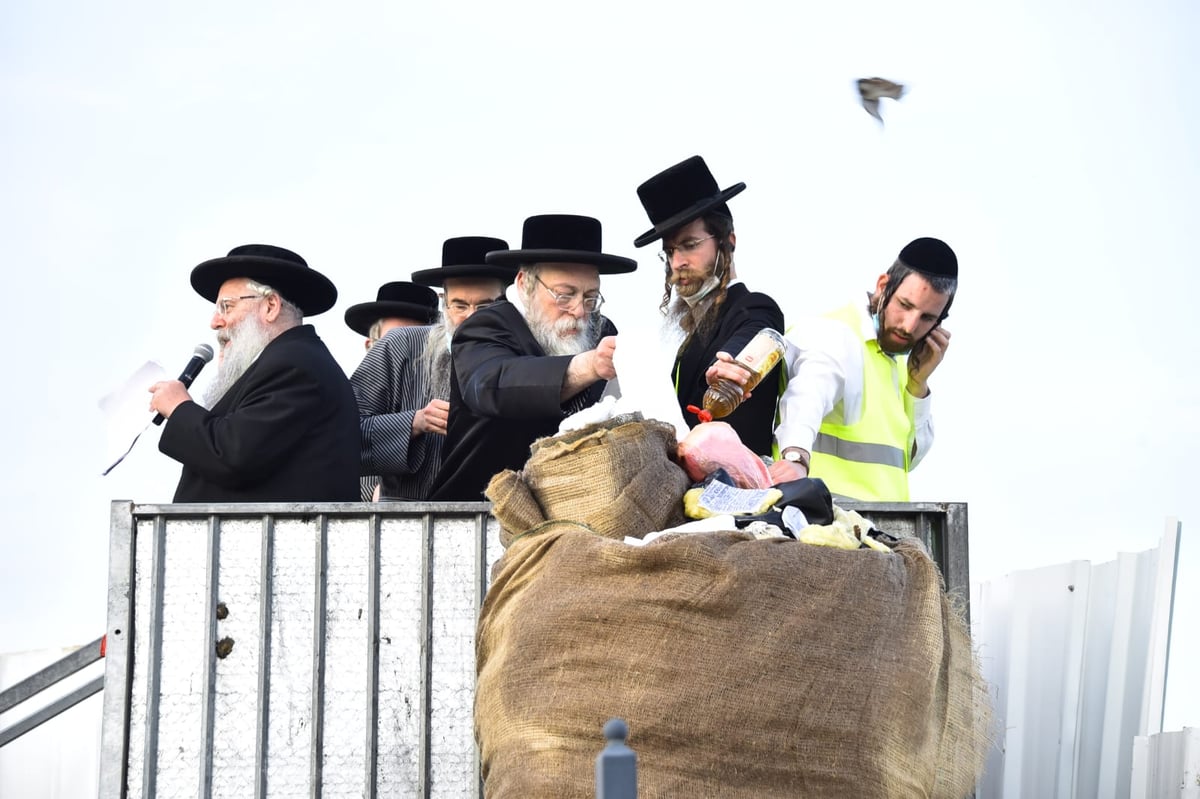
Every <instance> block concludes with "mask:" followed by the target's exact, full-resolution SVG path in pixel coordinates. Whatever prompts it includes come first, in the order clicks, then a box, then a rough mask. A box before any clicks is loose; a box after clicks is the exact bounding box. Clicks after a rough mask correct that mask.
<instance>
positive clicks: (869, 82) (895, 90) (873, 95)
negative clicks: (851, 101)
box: [858, 78, 904, 125]
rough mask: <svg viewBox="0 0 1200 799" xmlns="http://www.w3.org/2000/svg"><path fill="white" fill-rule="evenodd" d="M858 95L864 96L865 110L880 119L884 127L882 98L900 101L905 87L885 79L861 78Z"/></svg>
mask: <svg viewBox="0 0 1200 799" xmlns="http://www.w3.org/2000/svg"><path fill="white" fill-rule="evenodd" d="M858 93H859V94H860V95H862V104H863V108H865V109H867V113H868V114H870V115H871V116H873V117H875V118H876V119H878V120H879V124H880V125H882V124H883V117H882V116H880V115H879V100H880V98H883V97H890V98H892V99H893V100H899V99H900V97H901V96H902V95H903V94H904V85H903V84H900V83H892V82H891V81H890V80H884V79H883V78H859V79H858Z"/></svg>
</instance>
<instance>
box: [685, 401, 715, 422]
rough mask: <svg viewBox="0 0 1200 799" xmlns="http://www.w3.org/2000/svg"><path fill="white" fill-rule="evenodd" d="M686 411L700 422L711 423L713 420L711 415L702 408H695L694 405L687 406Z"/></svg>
mask: <svg viewBox="0 0 1200 799" xmlns="http://www.w3.org/2000/svg"><path fill="white" fill-rule="evenodd" d="M687 409H688V413H694V414H696V416H697V418H699V419H700V421H701V422H711V421H712V420H713V415H712V414H711V413H709V412H708V411H706V410H704V409H703V408H697V407H696V406H695V405H689V406H687Z"/></svg>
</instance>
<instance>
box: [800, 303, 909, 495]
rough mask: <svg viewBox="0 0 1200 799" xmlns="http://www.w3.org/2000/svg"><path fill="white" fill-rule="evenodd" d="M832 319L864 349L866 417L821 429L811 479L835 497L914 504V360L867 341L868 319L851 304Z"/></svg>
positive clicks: (833, 315) (815, 446) (863, 400)
mask: <svg viewBox="0 0 1200 799" xmlns="http://www.w3.org/2000/svg"><path fill="white" fill-rule="evenodd" d="M829 316H830V318H832V319H835V320H837V321H839V322H841V323H843V324H845V325H847V326H848V327H849V328H850V329H851V330H852V331H854V335H855V338H857V339H859V341H861V342H862V347H863V397H862V414H861V417H860V418H859V420H858V421H857V422H855V423H854V424H850V425H847V424H834V423H833V422H830V421H828V420H826V421H825V422H822V424H821V430H820V432H819V433H818V435H817V440H816V442H814V444H813V453H812V461H811V463H810V464H809V474H811V475H812V476H813V477H820V478H821V479H822V480H824V481H825V485H826V486H828V487H829V490H830V491H832V492H833V493H835V494H840V495H841V496H844V497H851V498H853V499H858V500H864V501H875V502H907V501H908V453H909V451H910V449H911V447H912V438H913V435H914V425H913V421H912V418H911V407H912V403H911V402H908V401H907V399H906V397H905V394H906V393H907V390H908V358H907V357H905V356H903V355H901V356H897V357H895V358H893V357H891V356H890V355H888V354H886V353H884V352H883V351H882V350H880V348H879V344H878V343H877V342H876V341H874V340H870V341H865V340H863V338H862V321H861V320H862V314H861V312H860V311H859V309H858V308H857V307H855V306H854V305H848V306H846V307H845V308H842V309H839V310H837V311H835V312H833V313H831V314H829Z"/></svg>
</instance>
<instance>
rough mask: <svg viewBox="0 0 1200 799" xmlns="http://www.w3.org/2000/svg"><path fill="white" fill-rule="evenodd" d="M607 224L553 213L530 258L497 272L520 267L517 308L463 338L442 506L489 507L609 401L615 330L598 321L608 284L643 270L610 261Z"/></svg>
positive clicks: (534, 234)
mask: <svg viewBox="0 0 1200 799" xmlns="http://www.w3.org/2000/svg"><path fill="white" fill-rule="evenodd" d="M600 242H601V229H600V222H599V221H598V220H596V219H593V218H591V217H586V216H573V215H565V214H547V215H540V216H531V217H529V218H528V219H526V220H525V224H524V227H523V231H522V236H521V249H518V250H503V251H500V252H491V253H488V255H487V262H488V263H489V264H496V265H500V266H510V267H519V271H518V272H517V277H516V282H515V283H514V284H513V285H512V286H510V287H509V289H508V299H509V302H502V303H497V304H495V305H493V306H490V307H488V308H484V309H483V310H481V311H479V312H478V313H476V314H475V315H474V316H472V317H471V318H470V319H468V320H467V321H466V322H465V323H463V325H462V326H461V327H459V328H458V330H457V331H456V332H455V334H454V344H453V350H452V357H451V362H452V364H453V368H452V377H451V381H450V424H449V428H448V431H447V434H446V445H445V447H446V450H445V456H444V458H443V460H442V468H441V471H440V473H439V474H438V478H437V481H436V487H435V489H434V492H433V495H432V496H431V497H430V498H431V499H434V500H449V501H481V500H483V499H484V493H483V492H484V489H486V488H487V485H488V482H489V481H490V480H491V478H492V476H493V475H495V474H497V473H498V472H501V471H504V470H505V469H520V468H522V467H523V466H524V465H525V461H526V460H528V458H529V447H530V445H531V444H533V442H534V441H535V440H536V439H538V438H541V437H543V436H549V435H554V434H556V433H557V432H558V427H559V424H560V423H561V422H562V420H563V419H564V418H566V417H567V416H569V415H570V414H572V413H575V412H576V411H579V410H582V409H583V408H585V407H587V406H589V405H592V404H594V403H595V402H596V401H597V400H599V399H600V395H601V394H602V393H603V391H604V386H605V384H606V383H607V381H608V380H610V379H611V378H613V377H615V376H616V370H615V368H614V367H613V353H614V352H615V350H616V332H617V330H616V327H615V326H614V325H613V324H612V322H610V321H609V320H608V319H606V318H605V317H604V316H602V315H601V314H600V313H599V310H600V306H601V304H602V303H603V302H604V297H603V296H602V295H601V294H600V276H601V275H613V274H621V273H625V272H632V271H634V270H635V269H637V263H636V262H635V261H634V260H633V259H631V258H622V257H620V256H616V255H608V254H605V253H603V252H601V246H600Z"/></svg>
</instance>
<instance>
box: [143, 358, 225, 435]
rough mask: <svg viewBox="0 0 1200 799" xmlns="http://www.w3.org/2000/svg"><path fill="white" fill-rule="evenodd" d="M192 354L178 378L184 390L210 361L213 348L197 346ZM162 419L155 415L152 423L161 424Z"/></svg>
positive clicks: (157, 414) (159, 414) (158, 414)
mask: <svg viewBox="0 0 1200 799" xmlns="http://www.w3.org/2000/svg"><path fill="white" fill-rule="evenodd" d="M192 353H193V354H192V359H191V360H190V361H188V364H187V366H185V367H183V374H181V375H180V376H179V382H180V383H183V387H184V388H187V387H188V386H190V385H191V384H192V381H193V380H195V379H196V375H198V374H200V370H201V369H203V368H204V364H206V363H208V362H209V361H211V360H212V357H213V348H212V347H210V346H209V345H207V344H197V345H196V349H195V350H193V351H192ZM163 418H164V417H163V415H162V414H161V413H156V414H154V420H153V421H154V423H155V424H162V423H163Z"/></svg>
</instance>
